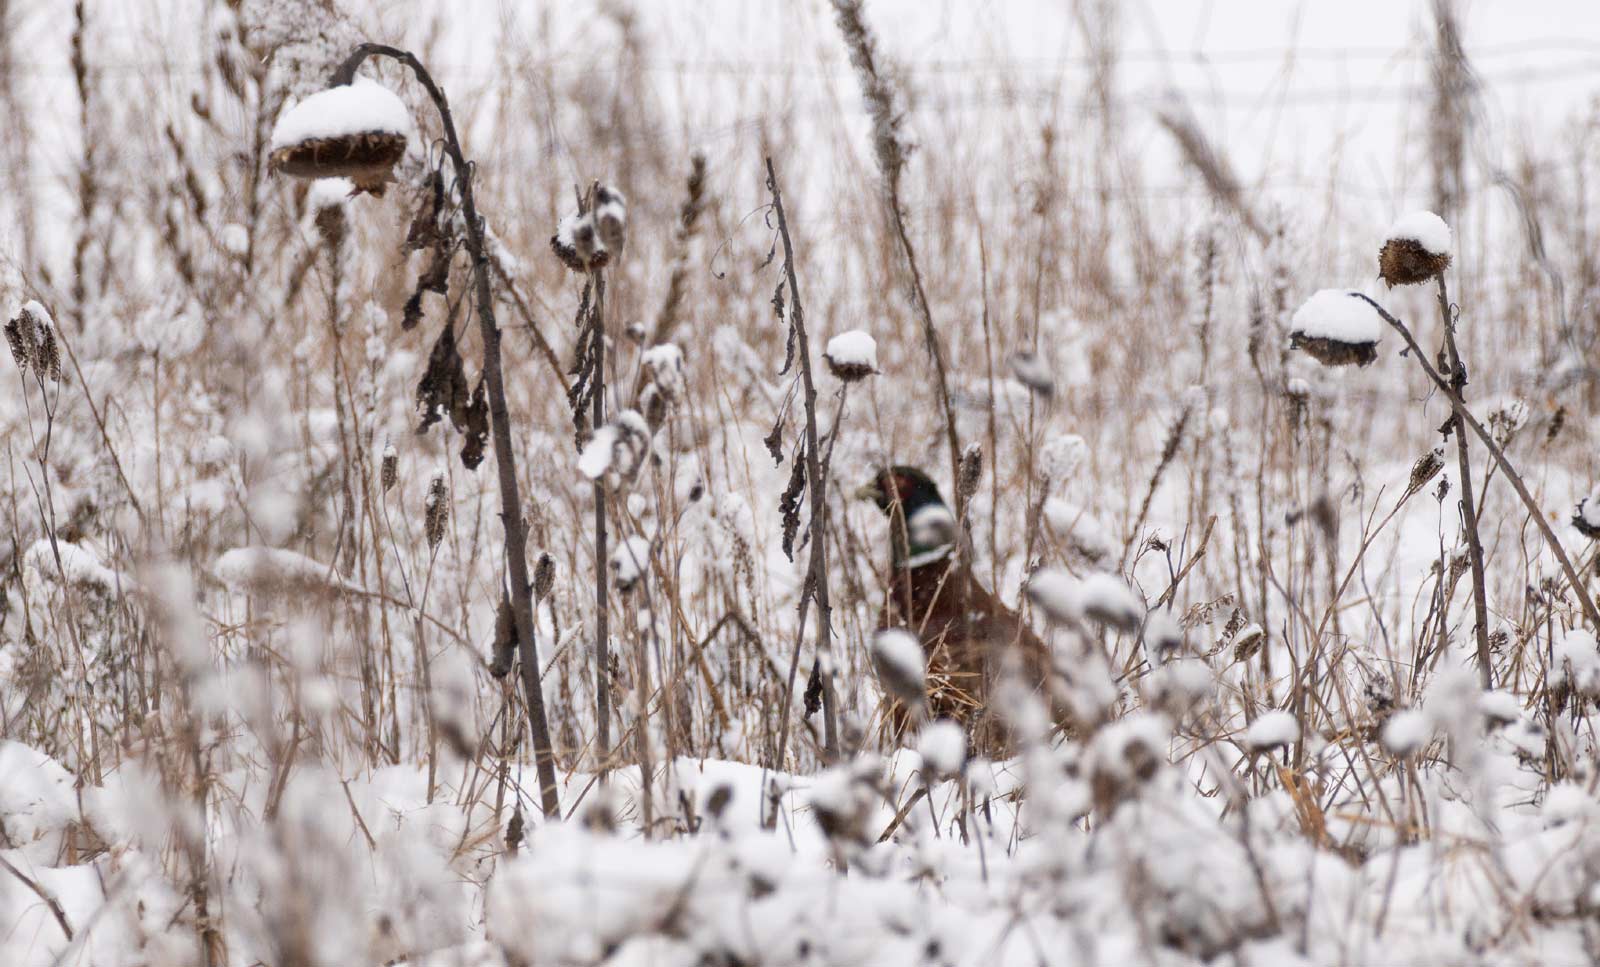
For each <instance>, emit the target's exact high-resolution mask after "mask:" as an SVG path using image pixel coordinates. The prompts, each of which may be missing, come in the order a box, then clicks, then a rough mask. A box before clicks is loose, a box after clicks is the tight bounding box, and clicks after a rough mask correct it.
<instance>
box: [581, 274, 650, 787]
mask: <svg viewBox="0 0 1600 967" xmlns="http://www.w3.org/2000/svg"><path fill="white" fill-rule="evenodd" d="M591 312H592V313H593V315H594V321H593V322H592V323H590V325H591V327H592V328H593V329H594V335H593V336H591V337H590V340H591V342H590V345H592V346H593V347H594V350H593V351H594V385H593V393H594V403H593V406H594V409H593V410H592V411H591V413H592V421H591V423H590V428H591V429H593V430H594V432H596V433H599V432H600V428H601V427H602V426H604V425H605V422H606V276H605V272H604V271H603V270H601V269H596V270H595V272H594V305H593V308H592V309H591ZM609 560H610V556H609V555H608V554H607V553H606V486H605V475H604V474H602V475H600V476H599V477H596V478H595V481H594V703H595V716H596V718H597V731H596V734H595V749H596V750H597V751H598V752H599V756H600V762H599V766H598V771H599V773H600V775H601V777H602V778H604V777H605V774H606V772H607V769H608V764H609V763H610V761H611V678H610V674H611V671H610V667H611V615H610V612H609V611H608V607H609V605H608V602H607V598H606V596H607V590H608V587H607V585H608V584H609V580H610V579H609V576H608V575H607V574H606V567H607V564H608V562H609ZM641 775H642V773H641Z"/></svg>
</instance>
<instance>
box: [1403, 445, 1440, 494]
mask: <svg viewBox="0 0 1600 967" xmlns="http://www.w3.org/2000/svg"><path fill="white" fill-rule="evenodd" d="M1443 469H1444V448H1443V447H1434V448H1433V449H1432V450H1429V451H1428V452H1427V453H1424V454H1423V455H1422V456H1420V457H1418V458H1417V462H1416V463H1414V464H1412V465H1411V478H1410V479H1409V480H1407V481H1406V496H1407V497H1409V496H1411V495H1412V494H1415V493H1416V492H1417V491H1419V490H1421V489H1422V488H1423V487H1426V486H1427V485H1428V481H1430V480H1432V479H1433V478H1434V477H1437V476H1438V475H1439V471H1440V470H1443Z"/></svg>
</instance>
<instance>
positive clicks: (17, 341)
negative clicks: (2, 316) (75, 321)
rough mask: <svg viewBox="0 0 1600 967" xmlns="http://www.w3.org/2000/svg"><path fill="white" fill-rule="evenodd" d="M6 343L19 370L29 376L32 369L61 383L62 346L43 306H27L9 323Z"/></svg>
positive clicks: (29, 303) (31, 304)
mask: <svg viewBox="0 0 1600 967" xmlns="http://www.w3.org/2000/svg"><path fill="white" fill-rule="evenodd" d="M6 342H7V343H8V344H10V346H11V358H13V359H15V360H16V361H17V368H18V369H20V370H22V371H23V372H27V370H28V367H30V366H32V367H33V370H34V372H35V373H37V374H38V375H40V376H42V377H44V378H45V379H48V380H50V381H51V382H53V383H59V382H61V346H60V344H59V343H58V342H57V341H56V327H55V320H53V319H51V318H50V313H49V311H48V310H47V309H45V307H44V306H42V305H40V304H39V303H37V302H28V303H25V304H24V305H23V306H22V308H21V309H20V310H18V311H17V315H16V317H15V318H13V319H11V320H10V321H9V322H7V323H6Z"/></svg>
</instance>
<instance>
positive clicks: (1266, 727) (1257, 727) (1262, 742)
mask: <svg viewBox="0 0 1600 967" xmlns="http://www.w3.org/2000/svg"><path fill="white" fill-rule="evenodd" d="M1298 738H1300V723H1299V722H1297V721H1296V720H1295V717H1294V715H1293V714H1291V713H1289V712H1285V711H1284V710H1282V709H1274V710H1273V711H1271V712H1263V713H1261V714H1260V715H1259V716H1257V717H1256V720H1255V721H1254V722H1251V723H1250V728H1248V729H1246V730H1245V733H1244V747H1245V748H1246V749H1249V750H1250V751H1251V752H1265V751H1266V750H1268V749H1273V748H1277V747H1278V746H1282V745H1290V744H1292V743H1293V742H1294V741H1295V740H1296V739H1298Z"/></svg>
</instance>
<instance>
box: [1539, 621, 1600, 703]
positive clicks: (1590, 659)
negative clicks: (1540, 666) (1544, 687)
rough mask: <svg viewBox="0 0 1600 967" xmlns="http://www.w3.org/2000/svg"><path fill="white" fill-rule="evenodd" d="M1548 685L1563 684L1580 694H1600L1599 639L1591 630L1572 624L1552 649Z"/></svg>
mask: <svg viewBox="0 0 1600 967" xmlns="http://www.w3.org/2000/svg"><path fill="white" fill-rule="evenodd" d="M1551 658H1552V659H1553V662H1552V665H1551V669H1550V684H1551V686H1552V687H1554V686H1560V685H1566V686H1568V687H1570V688H1571V689H1572V690H1573V691H1575V692H1578V693H1579V694H1582V695H1591V696H1600V643H1597V642H1596V639H1595V636H1594V633H1593V632H1591V631H1588V630H1586V629H1583V628H1574V629H1572V630H1571V631H1568V632H1567V633H1566V634H1564V635H1562V636H1561V638H1560V640H1558V641H1557V642H1556V643H1555V646H1554V648H1553V649H1552V655H1551Z"/></svg>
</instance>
